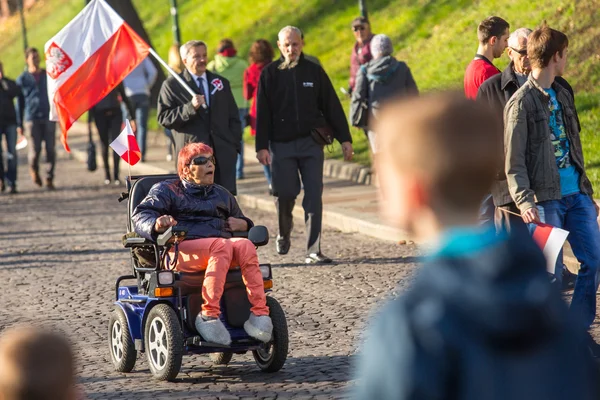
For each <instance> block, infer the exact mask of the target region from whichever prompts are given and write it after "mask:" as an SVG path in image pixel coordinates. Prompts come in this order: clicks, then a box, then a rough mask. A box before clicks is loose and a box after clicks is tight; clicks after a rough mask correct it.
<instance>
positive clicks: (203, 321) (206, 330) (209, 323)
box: [194, 314, 231, 346]
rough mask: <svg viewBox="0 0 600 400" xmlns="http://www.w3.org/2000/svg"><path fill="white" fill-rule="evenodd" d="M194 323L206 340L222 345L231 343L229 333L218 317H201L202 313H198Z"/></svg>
mask: <svg viewBox="0 0 600 400" xmlns="http://www.w3.org/2000/svg"><path fill="white" fill-rule="evenodd" d="M194 325H195V326H196V330H197V331H198V333H199V334H200V336H202V338H203V339H204V340H206V341H207V342H212V343H217V344H222V345H223V346H229V345H230V344H231V335H230V334H229V331H228V330H227V328H225V325H223V322H221V320H220V319H219V318H210V317H203V316H202V314H198V316H197V317H196V323H195V324H194Z"/></svg>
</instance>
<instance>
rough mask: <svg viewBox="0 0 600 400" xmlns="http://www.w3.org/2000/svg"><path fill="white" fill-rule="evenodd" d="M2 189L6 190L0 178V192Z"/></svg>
mask: <svg viewBox="0 0 600 400" xmlns="http://www.w3.org/2000/svg"><path fill="white" fill-rule="evenodd" d="M4 191H6V184H5V183H4V180H0V192H4Z"/></svg>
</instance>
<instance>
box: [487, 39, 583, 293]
mask: <svg viewBox="0 0 600 400" xmlns="http://www.w3.org/2000/svg"><path fill="white" fill-rule="evenodd" d="M531 32H532V30H531V29H529V28H519V29H517V30H515V31H514V32H513V33H511V34H510V36H509V38H508V50H507V54H508V57H509V58H510V64H509V65H508V67H506V68H505V69H504V71H502V73H501V74H498V75H495V76H493V77H491V78H490V79H488V80H487V81H485V82H484V83H483V84H482V85H481V87H480V88H479V91H478V92H477V101H483V102H487V103H488V104H489V105H490V106H492V108H493V109H495V110H496V111H497V112H498V114H499V118H500V119H501V120H502V117H503V114H504V107H505V106H506V103H508V100H509V99H510V98H511V97H512V95H513V94H515V92H516V91H517V90H518V89H519V88H520V87H521V86H523V84H524V83H525V82H526V81H527V77H528V75H529V73H530V72H531V63H530V62H529V57H527V38H528V37H529V35H530V34H531ZM554 82H555V83H558V84H559V85H561V86H562V87H564V88H565V89H567V90H568V91H569V93H570V94H571V97H574V96H575V95H574V93H573V88H572V87H571V85H569V83H568V82H567V81H566V80H565V79H564V78H563V77H562V76H557V77H556V78H554ZM573 110H574V112H575V118H576V120H577V125H578V126H579V118H578V116H577V111H576V110H575V109H573ZM492 198H493V201H494V206H495V207H496V212H495V215H494V221H495V223H496V227H497V228H498V229H505V230H507V231H513V230H515V229H524V228H525V227H526V225H525V223H524V222H523V219H522V218H521V217H519V216H517V215H515V214H519V209H518V208H517V206H516V205H515V203H514V202H513V199H512V197H511V196H510V192H509V191H508V182H507V180H506V174H505V173H504V170H503V169H502V171H499V173H498V176H497V179H496V180H495V182H494V185H493V186H492ZM512 213H515V214H512ZM575 278H576V275H575V274H572V273H571V272H569V271H568V270H567V269H566V268H563V273H562V288H563V289H572V288H573V286H574V283H575Z"/></svg>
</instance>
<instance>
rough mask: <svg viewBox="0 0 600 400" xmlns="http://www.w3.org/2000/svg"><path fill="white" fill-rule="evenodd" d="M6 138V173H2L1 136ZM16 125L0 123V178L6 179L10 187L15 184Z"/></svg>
mask: <svg viewBox="0 0 600 400" xmlns="http://www.w3.org/2000/svg"><path fill="white" fill-rule="evenodd" d="M3 135H4V137H5V140H6V158H7V160H6V165H7V169H6V175H5V174H4V160H3V157H2V136H3ZM16 145H17V125H15V124H10V125H3V126H2V125H0V179H2V180H4V179H6V183H7V184H8V186H10V187H15V186H16V185H17V164H18V163H17V161H18V160H17V149H16Z"/></svg>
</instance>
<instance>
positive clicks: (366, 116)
mask: <svg viewBox="0 0 600 400" xmlns="http://www.w3.org/2000/svg"><path fill="white" fill-rule="evenodd" d="M393 53H394V48H393V46H392V41H391V40H390V38H389V37H387V36H386V35H382V34H379V35H375V36H374V37H373V39H371V54H372V55H373V59H372V60H371V61H369V62H368V63H366V64H364V65H362V66H361V67H360V69H359V72H358V74H357V76H356V87H355V88H354V91H353V92H352V102H351V104H350V121H352V125H353V126H356V127H359V128H363V129H365V130H367V135H368V137H369V145H370V147H371V151H372V153H373V154H375V153H377V150H378V147H377V144H376V143H377V140H376V134H375V132H373V130H372V129H369V124H370V123H371V122H372V121H373V120H374V119H377V114H378V112H379V109H380V108H381V106H382V105H383V104H384V103H385V101H386V100H388V99H390V98H391V97H396V96H403V95H405V96H406V95H418V94H419V89H418V88H417V84H416V83H415V80H414V78H413V76H412V73H411V72H410V68H408V66H407V65H406V63H404V62H402V61H398V60H396V58H395V57H394V56H393Z"/></svg>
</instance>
